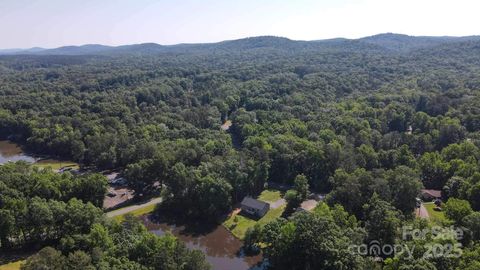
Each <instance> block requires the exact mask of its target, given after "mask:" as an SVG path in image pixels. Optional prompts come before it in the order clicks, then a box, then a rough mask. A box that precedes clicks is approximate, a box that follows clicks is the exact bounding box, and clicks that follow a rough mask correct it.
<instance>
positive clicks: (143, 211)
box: [0, 204, 157, 270]
mask: <svg viewBox="0 0 480 270" xmlns="http://www.w3.org/2000/svg"><path fill="white" fill-rule="evenodd" d="M156 206H157V205H156V204H152V205H147V206H145V207H142V208H138V209H135V210H133V211H131V212H128V213H126V214H123V215H118V216H115V217H113V219H114V220H116V221H118V222H122V221H123V220H124V219H125V215H127V214H132V215H133V216H135V217H139V216H143V215H145V214H148V213H151V212H153V210H155V207H156ZM119 210H120V209H119ZM0 270H1V269H0Z"/></svg>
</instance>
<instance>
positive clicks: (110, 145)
mask: <svg viewBox="0 0 480 270" xmlns="http://www.w3.org/2000/svg"><path fill="white" fill-rule="evenodd" d="M479 90H480V39H478V38H476V37H469V38H420V37H419V38H413V37H407V36H399V35H392V34H387V35H379V36H374V37H369V38H365V39H359V40H345V39H335V40H326V41H310V42H302V41H291V40H288V39H284V38H277V37H258V38H248V39H242V40H236V41H226V42H221V43H216V44H192V45H176V46H160V45H156V44H141V45H132V46H121V47H115V48H111V47H103V46H90V47H85V46H84V47H65V48H59V49H54V50H46V51H42V52H39V53H36V54H33V55H4V56H0V97H1V98H0V135H2V136H3V137H5V138H6V137H8V138H10V139H12V140H14V141H16V142H19V143H21V144H23V145H25V147H27V148H28V149H30V150H32V151H34V152H36V153H42V154H49V155H53V156H59V157H63V158H68V159H72V160H74V161H78V162H80V163H81V164H82V166H84V167H86V168H96V169H121V170H123V173H124V174H125V176H126V178H127V180H128V185H129V186H130V187H131V188H132V189H133V190H134V191H135V194H136V196H138V197H148V196H152V195H156V194H162V196H163V197H164V203H163V204H162V205H161V207H162V209H168V210H170V211H172V212H173V213H175V214H176V215H179V216H183V217H184V218H187V219H206V220H209V221H216V220H217V219H218V218H219V217H220V216H222V215H224V214H225V213H227V212H228V211H229V210H230V209H231V208H232V206H233V204H235V203H237V202H239V201H241V200H242V199H243V197H244V196H246V195H256V194H259V193H260V192H261V191H262V190H263V189H264V188H265V184H266V183H267V182H269V181H271V182H278V183H284V184H289V185H294V180H295V179H296V178H298V177H299V175H301V178H305V179H306V180H307V184H308V186H309V187H310V188H311V190H312V191H315V192H320V193H327V194H328V195H327V198H326V204H324V205H323V206H322V207H321V208H318V209H317V210H316V211H315V213H313V214H312V215H307V214H299V215H295V216H294V217H293V218H291V219H279V220H277V221H274V222H273V223H271V224H268V225H267V226H265V227H264V228H255V230H253V231H249V235H248V239H247V243H249V244H250V245H251V246H257V244H258V243H262V245H258V246H261V247H262V249H263V253H264V255H265V257H266V258H268V259H269V261H270V262H271V264H272V266H273V267H275V268H278V269H372V268H373V267H380V266H379V265H378V264H375V263H373V259H374V258H373V257H370V258H364V257H360V256H354V255H351V254H344V252H346V247H348V246H349V244H352V243H353V244H355V243H356V244H359V243H364V242H367V243H368V242H369V241H370V240H378V241H380V242H381V243H391V244H393V243H404V242H405V241H404V239H401V227H402V226H405V225H408V224H410V225H411V226H413V227H414V228H427V227H428V226H431V225H430V224H426V222H424V221H421V220H415V219H414V214H413V212H414V208H415V203H416V201H415V198H416V197H417V196H418V194H419V192H420V189H421V188H427V189H439V190H443V194H444V198H443V199H444V200H445V201H448V202H447V205H448V204H450V205H449V206H448V208H449V209H451V210H450V211H449V212H448V213H449V214H448V216H449V217H450V222H451V224H455V225H456V226H460V227H462V228H465V231H466V232H467V235H468V237H465V238H464V239H463V240H462V241H461V244H462V245H463V253H464V255H463V256H462V257H460V258H448V259H443V258H423V257H421V256H417V257H415V259H413V260H408V259H406V258H404V257H402V256H401V255H399V256H386V257H388V258H385V259H386V260H385V263H384V266H383V269H477V268H478V267H479V264H480V249H479V247H478V246H477V243H479V242H477V241H478V240H480V234H479V233H478V227H479V226H480V217H479V213H478V212H476V211H479V210H480V170H479V166H480V148H479V147H480V132H479V131H480V108H479V104H480V91H479ZM226 120H230V121H232V126H231V128H230V129H229V130H228V131H225V130H222V129H221V128H220V125H221V124H223V123H224V122H225V121H226ZM11 170H31V168H30V169H28V168H23V167H18V168H15V167H10V166H5V168H1V174H0V190H1V191H2V192H1V193H0V214H1V215H2V221H3V220H10V221H11V223H12V224H20V225H16V226H14V227H15V229H14V230H13V231H12V232H10V231H8V230H6V229H5V228H9V227H5V226H8V225H9V224H10V223H8V222H4V221H3V222H0V236H2V237H3V238H2V240H1V241H2V246H3V245H5V244H12V243H11V242H12V241H11V240H12V239H16V240H15V241H14V242H15V243H17V244H22V243H27V242H30V241H40V242H42V241H43V242H48V241H54V240H59V239H72V240H71V243H70V240H69V241H68V243H63V242H62V241H60V242H61V243H62V245H60V247H61V248H63V250H62V251H61V252H62V253H58V251H55V250H47V251H44V253H48V256H55V257H58V260H66V261H69V260H70V257H71V256H73V257H72V259H71V260H80V259H82V258H80V257H82V256H93V257H95V256H94V255H92V252H91V251H89V248H91V246H95V244H91V243H92V242H91V241H93V240H89V239H90V238H89V237H96V236H92V234H97V236H98V234H101V233H105V231H108V232H110V234H112V235H113V236H109V237H113V240H110V241H109V242H108V243H111V246H109V247H103V246H100V247H99V248H100V249H102V248H105V249H108V252H106V254H116V253H115V252H116V251H115V250H116V249H115V246H116V245H119V243H117V242H115V239H116V238H115V237H119V236H118V235H121V234H125V233H126V232H124V231H123V230H125V229H122V228H120V227H116V226H115V225H110V224H104V223H102V222H100V223H98V221H95V222H94V221H93V220H92V221H91V222H90V223H92V224H94V225H91V224H89V225H87V227H84V228H76V227H75V226H73V227H72V228H71V229H70V231H61V230H60V231H59V230H58V228H57V227H56V225H55V224H56V222H57V221H55V220H52V221H51V228H50V227H49V228H48V229H45V230H46V231H43V232H38V231H36V227H35V224H30V223H29V222H36V221H34V220H30V221H29V222H26V223H25V222H23V221H21V220H22V215H23V214H22V215H19V216H18V215H17V214H16V212H15V211H17V210H16V209H17V208H16V207H17V206H18V205H17V204H15V206H12V204H11V203H9V202H11V200H18V201H19V202H20V203H19V204H20V205H21V204H22V203H21V202H22V201H23V204H26V205H27V206H25V207H24V208H22V209H24V210H21V211H24V212H22V213H25V214H27V215H28V213H29V211H33V210H30V209H29V208H30V207H39V208H42V209H43V208H45V209H48V208H53V209H50V210H49V211H65V209H68V208H69V207H73V208H77V207H80V208H83V209H85V211H87V210H88V209H90V211H91V213H89V212H88V211H87V212H82V213H81V215H89V217H90V218H95V219H96V218H97V217H96V216H97V212H98V211H97V210H95V209H96V208H95V206H99V204H98V203H99V200H100V198H101V194H99V193H98V191H99V190H100V191H101V190H102V188H103V190H104V188H105V187H104V185H105V184H104V183H102V182H101V180H100V179H99V178H98V177H99V176H95V175H92V176H88V177H85V178H82V179H79V180H78V181H77V180H76V181H74V183H75V184H72V181H71V179H64V178H65V177H67V178H68V177H69V176H57V175H54V174H52V173H49V172H31V173H33V174H39V176H38V179H41V181H40V180H38V181H40V183H39V184H36V185H35V186H33V187H30V186H29V184H28V183H25V187H22V188H18V187H12V186H10V185H9V181H13V180H9V179H10V178H12V179H13V177H14V176H9V175H10V174H13V173H12V172H10V171H11ZM4 174H5V175H4ZM14 175H16V174H14ZM15 177H20V178H22V177H21V176H15ZM24 178H25V177H24ZM26 178H28V177H26ZM26 178H25V179H26ZM97 178H98V179H97ZM4 179H5V180H4ZM32 179H34V178H32ZM15 181H16V180H15ZM32 181H33V180H32ZM295 182H296V181H295ZM38 185H40V186H42V185H45V188H43V189H42V188H38ZM72 185H79V186H81V187H82V188H76V187H72ZM102 185H103V186H102ZM47 186H48V188H47ZM4 190H5V192H4ZM75 191H77V192H75ZM77 193H78V194H77ZM100 193H101V192H100ZM4 194H13V195H4ZM299 194H300V192H299ZM5 196H6V197H7V198H9V199H4V197H5ZM12 198H14V199H12ZM25 200H27V201H28V203H25V202H24V201H25ZM450 201H451V203H449V202H450ZM79 204H88V205H87V206H85V207H83V206H79ZM458 208H460V209H458ZM462 210H463V211H462ZM19 211H20V210H19ZM67 212H70V211H67ZM457 212H460V213H463V214H461V215H459V214H458V213H457ZM456 213H457V214H456ZM79 215H80V214H79ZM11 216H13V217H15V218H12V217H11ZM54 216H56V215H54ZM459 216H460V217H459ZM3 217H9V218H7V219H4V218H3ZM62 217H63V218H65V220H69V219H76V218H75V217H69V216H68V215H66V216H62ZM83 220H86V219H83ZM17 222H19V223H17ZM38 222H40V223H42V222H43V221H38ZM49 222H50V221H49ZM61 222H63V221H61ZM129 222H133V221H129ZM5 224H6V225H5ZM42 224H43V223H42ZM95 224H100V225H95ZM84 225H85V224H83V225H82V226H84ZM49 226H50V225H49ZM109 226H111V227H109ZM132 226H133V225H132ZM135 226H136V225H135ZM37 228H38V227H37ZM17 230H22V232H21V233H18V232H17ZM138 230H140V231H139V232H138V234H140V235H141V237H144V238H149V236H146V235H145V234H144V232H143V231H142V230H141V229H138ZM26 231H28V233H25V232H26ZM99 231H101V232H99ZM320 232H321V233H320ZM72 234H73V235H77V234H81V235H82V237H81V238H82V239H81V240H77V239H76V238H75V237H73V236H71V235H72ZM105 234H106V233H105ZM26 235H28V238H22V239H18V240H17V238H18V237H20V236H22V237H25V236H26ZM115 235H116V236H115ZM66 237H67V238H66ZM105 237H106V236H105ZM84 238H86V239H84ZM78 241H86V242H87V243H90V246H89V245H87V246H88V247H79V246H78V245H81V244H80V243H78ZM89 241H90V242H89ZM112 241H113V243H112ZM145 241H146V242H148V243H151V244H152V245H157V243H156V242H155V241H165V242H168V241H173V242H175V241H176V240H174V239H170V238H167V239H162V240H152V239H145ZM149 241H151V242H149ZM424 241H427V240H424ZM428 241H432V242H435V241H437V240H435V239H433V240H432V239H428ZM438 241H440V240H438ZM445 241H447V240H444V242H445ZM448 241H453V240H451V239H448ZM57 242H58V241H57ZM100 242H102V244H103V245H105V244H106V242H105V241H100ZM153 242H155V243H153ZM413 242H415V241H414V240H411V239H410V240H408V241H406V243H407V244H414V243H413ZM82 243H83V242H82ZM148 243H147V244H148ZM175 243H177V242H175ZM442 243H443V242H442ZM70 244H71V245H76V246H75V247H76V248H74V247H72V246H70ZM83 244H85V243H83ZM147 244H145V245H147ZM417 244H418V243H417ZM65 245H66V246H65ZM85 245H86V244H85ZM158 245H159V246H170V244H168V243H163V242H162V243H158ZM67 247H68V248H69V249H68V248H67ZM131 248H132V249H131V250H128V251H125V252H135V251H136V250H137V251H138V250H140V249H139V248H138V247H131ZM148 248H150V247H145V249H148ZM158 248H159V249H161V247H158ZM179 249H180V250H174V251H172V250H168V251H163V252H165V253H162V254H169V253H168V252H180V253H182V254H184V253H188V252H187V251H184V250H183V249H184V247H181V246H180V247H179ZM112 250H113V251H112ZM79 252H83V253H82V254H79ZM89 252H90V253H89ZM112 252H113V253H112ZM62 254H63V255H62ZM69 254H73V255H71V256H70V255H69ZM342 254H343V255H342ZM416 255H418V254H416ZM109 256H110V255H109ZM112 256H113V255H112ZM135 256H137V255H135V254H127V255H123V257H122V258H125V259H126V260H127V259H130V260H132V264H136V263H139V264H140V266H135V267H138V269H143V268H141V267H153V269H176V268H161V267H166V266H158V264H155V263H160V261H162V259H161V258H160V259H158V261H155V262H153V261H149V262H148V263H144V262H142V259H141V258H137V259H133V258H136V257H135ZM138 256H140V255H138ZM184 256H185V257H186V259H185V260H190V259H189V258H190V256H193V257H195V256H197V255H195V254H193V255H191V254H184ZM352 256H353V257H352ZM93 257H91V258H90V260H93V261H95V260H96V259H95V258H93ZM195 258H196V257H195ZM195 258H193V259H191V263H192V264H193V263H199V264H200V263H201V262H198V261H197V260H196V259H195ZM37 259H38V260H41V258H37ZM370 259H371V260H370ZM33 260H35V258H34V259H32V261H33ZM82 260H83V259H82ZM100 261H101V262H99V261H98V260H97V261H95V265H96V267H100V266H99V265H102V264H103V263H116V262H115V261H114V260H113V259H112V258H111V257H108V256H107V257H105V256H104V257H101V260H100ZM199 261H201V260H199ZM176 263H180V262H176ZM27 265H28V264H27ZM132 267H134V266H132ZM195 267H196V266H193V268H184V269H201V268H200V266H198V267H199V268H195ZM26 269H30V268H28V267H27V268H26ZM31 269H37V268H31ZM102 269H108V266H107V268H102ZM125 269H127V268H125ZM128 269H137V268H128ZM380 269H381V268H380Z"/></svg>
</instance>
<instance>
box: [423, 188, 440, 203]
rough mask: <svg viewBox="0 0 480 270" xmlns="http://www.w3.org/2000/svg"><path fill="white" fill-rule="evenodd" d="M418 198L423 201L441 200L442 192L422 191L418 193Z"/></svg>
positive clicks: (433, 190)
mask: <svg viewBox="0 0 480 270" xmlns="http://www.w3.org/2000/svg"><path fill="white" fill-rule="evenodd" d="M420 197H421V198H422V200H424V201H433V200H437V199H441V198H442V191H441V190H435V189H422V190H421V191H420Z"/></svg>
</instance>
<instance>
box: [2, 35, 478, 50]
mask: <svg viewBox="0 0 480 270" xmlns="http://www.w3.org/2000/svg"><path fill="white" fill-rule="evenodd" d="M465 41H480V36H466V37H449V36H442V37H429V36H408V35H402V34H393V33H385V34H378V35H374V36H369V37H364V38H359V39H346V38H335V39H325V40H316V41H300V40H291V39H288V38H284V37H276V36H259V37H249V38H243V39H237V40H227V41H221V42H217V43H191V44H188V43H185V44H176V45H160V44H156V43H142V44H132V45H121V46H106V45H100V44H87V45H81V46H63V47H59V48H54V49H43V48H31V49H7V50H0V55H122V54H141V55H148V54H159V53H189V52H211V51H231V50H234V51H239V50H240V51H242V50H255V49H263V48H270V49H280V50H293V51H295V50H312V49H332V48H336V47H349V48H353V49H355V48H358V49H362V48H368V49H377V50H385V51H391V52H398V53H402V52H409V51H412V50H416V49H424V48H429V47H436V46H439V45H442V44H450V43H456V42H465Z"/></svg>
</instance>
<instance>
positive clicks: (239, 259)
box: [142, 216, 266, 270]
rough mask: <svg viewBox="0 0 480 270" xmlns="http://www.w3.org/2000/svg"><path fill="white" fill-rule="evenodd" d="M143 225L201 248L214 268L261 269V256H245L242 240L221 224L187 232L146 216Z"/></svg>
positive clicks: (215, 269) (225, 269)
mask: <svg viewBox="0 0 480 270" xmlns="http://www.w3.org/2000/svg"><path fill="white" fill-rule="evenodd" d="M142 219H143V222H144V224H145V226H146V227H147V228H148V230H149V231H151V232H153V233H155V234H156V235H164V234H165V232H171V233H172V234H173V235H175V236H176V237H178V238H179V239H180V240H181V241H183V242H184V243H185V244H186V245H187V247H188V248H191V249H198V250H201V251H202V252H203V253H204V254H205V256H206V259H207V261H208V262H209V263H210V264H211V265H212V267H213V269H214V270H262V269H266V267H265V265H264V264H262V256H261V255H257V256H245V254H243V252H242V245H243V244H242V242H241V241H240V240H238V239H237V238H235V237H234V236H233V235H232V234H230V232H228V231H227V230H226V229H225V228H224V227H223V226H217V227H216V228H214V229H213V230H210V231H209V232H207V233H192V232H187V230H186V228H185V227H184V226H180V227H177V226H175V225H172V224H166V223H154V222H152V221H151V220H150V219H149V218H148V217H146V216H144V217H142Z"/></svg>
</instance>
